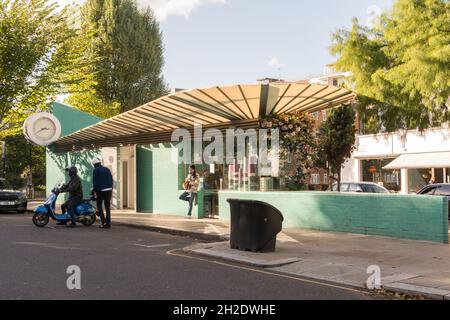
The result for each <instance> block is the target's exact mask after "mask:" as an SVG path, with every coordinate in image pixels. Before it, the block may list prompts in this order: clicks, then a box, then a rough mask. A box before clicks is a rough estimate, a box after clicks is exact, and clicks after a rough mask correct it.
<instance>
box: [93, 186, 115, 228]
mask: <svg viewBox="0 0 450 320" xmlns="http://www.w3.org/2000/svg"><path fill="white" fill-rule="evenodd" d="M111 196H112V190H109V191H99V192H97V210H98V213H99V214H100V219H101V220H102V224H104V225H107V226H110V225H111ZM103 203H104V204H105V211H106V218H105V215H104V214H103Z"/></svg>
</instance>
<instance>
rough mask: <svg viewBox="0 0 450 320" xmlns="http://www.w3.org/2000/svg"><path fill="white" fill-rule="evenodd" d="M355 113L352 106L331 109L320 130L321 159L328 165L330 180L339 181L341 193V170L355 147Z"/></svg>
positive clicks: (330, 181)
mask: <svg viewBox="0 0 450 320" xmlns="http://www.w3.org/2000/svg"><path fill="white" fill-rule="evenodd" d="M355 134H356V128H355V111H354V110H353V108H352V107H351V106H350V105H347V106H342V107H339V108H334V109H331V110H330V112H329V114H328V118H327V120H326V121H324V122H323V123H322V125H321V127H320V128H319V134H318V138H319V141H320V144H319V157H320V158H321V160H322V162H326V163H327V168H328V177H330V179H328V181H329V184H330V186H331V184H332V180H336V181H337V186H338V191H340V182H341V168H342V165H343V164H344V162H345V160H346V159H347V158H349V157H350V156H351V153H352V151H353V149H354V147H355Z"/></svg>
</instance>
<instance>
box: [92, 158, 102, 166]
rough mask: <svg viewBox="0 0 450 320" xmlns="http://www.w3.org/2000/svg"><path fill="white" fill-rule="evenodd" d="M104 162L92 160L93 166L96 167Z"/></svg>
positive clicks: (96, 159)
mask: <svg viewBox="0 0 450 320" xmlns="http://www.w3.org/2000/svg"><path fill="white" fill-rule="evenodd" d="M101 163H102V161H101V160H100V159H99V158H94V159H92V165H93V166H95V165H96V164H101Z"/></svg>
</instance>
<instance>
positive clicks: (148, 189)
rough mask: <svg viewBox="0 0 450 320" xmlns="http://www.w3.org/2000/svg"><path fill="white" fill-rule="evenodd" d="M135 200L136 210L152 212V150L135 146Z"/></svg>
mask: <svg viewBox="0 0 450 320" xmlns="http://www.w3.org/2000/svg"><path fill="white" fill-rule="evenodd" d="M135 157H136V185H137V188H136V202H137V204H136V205H137V211H138V212H153V152H152V150H151V148H150V147H149V146H147V147H146V146H137V147H136V155H135Z"/></svg>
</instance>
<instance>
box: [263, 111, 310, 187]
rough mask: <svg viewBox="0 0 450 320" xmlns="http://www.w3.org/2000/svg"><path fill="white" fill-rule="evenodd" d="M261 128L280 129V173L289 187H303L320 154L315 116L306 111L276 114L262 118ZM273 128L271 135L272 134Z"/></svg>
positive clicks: (270, 136)
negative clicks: (318, 151)
mask: <svg viewBox="0 0 450 320" xmlns="http://www.w3.org/2000/svg"><path fill="white" fill-rule="evenodd" d="M261 128H262V129H278V132H279V140H280V153H279V154H280V172H279V174H280V177H281V178H285V179H286V187H287V188H288V189H300V188H302V186H304V185H305V178H306V177H307V176H308V175H309V173H310V169H311V168H312V167H313V165H314V161H315V159H316V156H317V150H318V143H317V137H316V129H315V126H314V119H313V118H312V117H311V116H310V115H309V114H305V113H292V114H281V115H277V114H273V115H269V116H266V117H264V118H263V119H262V120H261ZM270 131H271V130H269V131H268V133H269V139H271V138H272V135H271V133H270Z"/></svg>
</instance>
